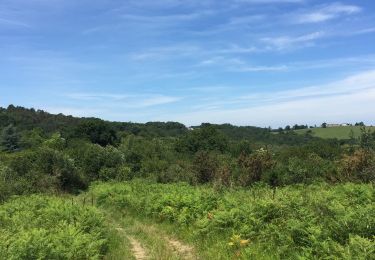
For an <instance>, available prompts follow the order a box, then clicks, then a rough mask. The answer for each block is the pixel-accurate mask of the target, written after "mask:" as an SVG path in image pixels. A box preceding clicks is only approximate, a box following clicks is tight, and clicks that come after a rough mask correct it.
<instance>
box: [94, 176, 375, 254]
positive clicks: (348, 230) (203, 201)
mask: <svg viewBox="0 0 375 260" xmlns="http://www.w3.org/2000/svg"><path fill="white" fill-rule="evenodd" d="M91 192H92V193H93V194H94V195H95V197H96V198H97V204H98V205H99V206H101V207H103V208H105V209H107V210H109V209H112V210H113V211H115V212H116V211H117V212H121V211H126V212H128V213H132V216H133V218H135V220H131V221H129V220H126V218H127V217H125V216H123V217H122V221H124V222H123V224H122V225H123V226H125V227H131V228H127V229H126V228H125V230H128V232H130V234H132V235H133V236H135V237H136V238H138V239H139V240H140V241H141V242H143V243H144V245H145V246H146V248H149V249H150V248H153V246H152V245H157V244H156V242H157V241H158V240H160V238H161V237H163V235H160V234H161V233H160V232H159V231H158V230H162V231H163V232H166V233H169V232H171V231H173V232H175V236H176V237H178V238H180V239H181V241H185V243H188V244H192V245H194V246H195V249H196V252H197V254H198V256H199V257H201V258H202V259H233V258H237V259H312V258H318V259H319V258H321V259H353V258H355V257H357V258H356V259H373V258H374V256H375V251H374V248H375V240H374V237H375V232H374V230H375V219H374V218H373V216H374V214H375V207H374V205H375V201H374V198H375V196H374V195H375V193H374V187H373V185H371V184H349V183H348V184H340V185H328V184H323V183H322V184H314V185H308V186H305V185H294V186H288V187H283V188H279V189H278V190H277V192H276V195H275V196H274V194H273V190H272V189H271V188H268V187H263V186H259V187H255V188H251V189H235V190H229V189H228V190H221V191H215V190H214V189H213V188H210V187H206V186H198V187H193V186H189V185H186V184H152V183H148V182H145V181H132V182H126V183H117V184H116V183H114V184H111V183H107V184H98V185H94V186H93V187H92V189H91ZM142 219H143V220H146V221H142ZM120 220H121V218H120ZM157 223H159V224H157ZM163 225H165V226H164V227H163ZM152 226H153V227H158V228H157V229H154V228H151V227H152ZM168 227H169V228H168ZM171 228H172V229H171ZM155 230H156V231H155ZM168 230H169V232H168ZM155 237H156V238H157V239H156V240H155ZM150 238H152V239H150ZM158 238H159V239H158ZM233 240H234V241H235V243H234V244H233V243H230V242H232V241H233ZM241 240H242V241H245V240H248V241H249V242H246V244H245V245H242V244H241V243H240V242H241ZM158 247H160V245H159V246H157V247H156V248H155V249H157V248H158ZM155 249H154V251H155ZM151 251H152V250H151ZM162 251H164V250H162ZM162 251H161V252H158V251H157V250H156V251H155V253H154V254H153V255H154V256H156V255H159V256H160V254H161V255H162V254H164V252H162Z"/></svg>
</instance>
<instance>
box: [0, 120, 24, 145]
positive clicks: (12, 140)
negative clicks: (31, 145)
mask: <svg viewBox="0 0 375 260" xmlns="http://www.w3.org/2000/svg"><path fill="white" fill-rule="evenodd" d="M19 143H20V136H19V134H18V133H17V129H16V128H15V127H14V126H13V125H8V126H7V127H5V128H4V129H3V131H2V133H1V136H0V146H1V149H2V150H3V151H8V152H14V151H17V150H18V149H19V148H20V147H19Z"/></svg>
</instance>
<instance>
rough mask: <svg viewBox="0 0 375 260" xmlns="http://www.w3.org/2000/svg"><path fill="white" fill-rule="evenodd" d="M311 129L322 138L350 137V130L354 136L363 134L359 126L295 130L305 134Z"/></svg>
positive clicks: (373, 128)
mask: <svg viewBox="0 0 375 260" xmlns="http://www.w3.org/2000/svg"><path fill="white" fill-rule="evenodd" d="M370 128H371V130H373V131H375V127H374V126H372V127H370ZM309 130H311V131H312V135H313V136H316V137H320V138H326V139H328V138H337V139H349V137H350V131H351V130H353V133H354V137H359V136H360V134H361V127H359V126H338V127H329V128H320V127H319V128H313V129H300V130H295V132H296V133H298V134H305V133H306V132H307V131H309Z"/></svg>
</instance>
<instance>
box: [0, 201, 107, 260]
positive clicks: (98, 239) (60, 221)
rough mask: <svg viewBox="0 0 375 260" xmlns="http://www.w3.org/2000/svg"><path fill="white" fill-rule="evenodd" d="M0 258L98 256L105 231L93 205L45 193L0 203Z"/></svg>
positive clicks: (104, 244) (104, 245)
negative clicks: (80, 203) (84, 205)
mask: <svg viewBox="0 0 375 260" xmlns="http://www.w3.org/2000/svg"><path fill="white" fill-rule="evenodd" d="M0 234H1V235H0V259H10V260H11V259H102V257H103V255H105V254H106V252H107V247H108V230H107V228H106V225H105V222H104V217H103V216H102V214H101V213H100V212H99V211H98V210H97V209H96V208H94V207H89V206H87V207H83V206H81V205H78V204H74V203H72V201H71V200H68V199H65V198H59V197H55V196H47V195H32V196H21V197H16V198H14V199H11V200H9V201H8V202H6V203H4V204H3V205H0Z"/></svg>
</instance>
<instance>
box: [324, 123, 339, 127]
mask: <svg viewBox="0 0 375 260" xmlns="http://www.w3.org/2000/svg"><path fill="white" fill-rule="evenodd" d="M338 126H341V124H327V127H338Z"/></svg>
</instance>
